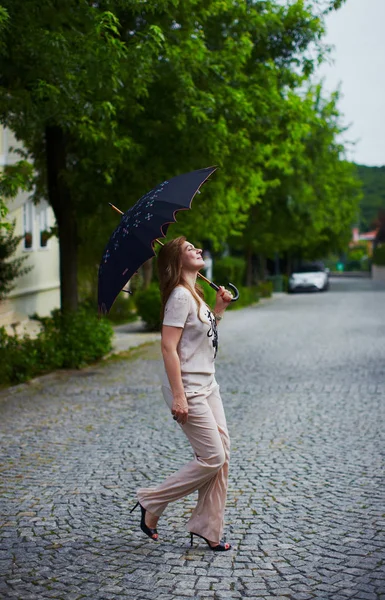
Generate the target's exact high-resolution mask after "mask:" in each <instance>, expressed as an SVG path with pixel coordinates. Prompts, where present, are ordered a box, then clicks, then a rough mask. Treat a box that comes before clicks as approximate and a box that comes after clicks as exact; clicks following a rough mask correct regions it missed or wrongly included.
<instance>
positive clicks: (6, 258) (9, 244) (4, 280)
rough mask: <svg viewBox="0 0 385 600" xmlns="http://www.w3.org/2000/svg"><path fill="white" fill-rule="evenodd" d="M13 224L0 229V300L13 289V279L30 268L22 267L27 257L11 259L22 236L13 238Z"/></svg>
mask: <svg viewBox="0 0 385 600" xmlns="http://www.w3.org/2000/svg"><path fill="white" fill-rule="evenodd" d="M14 232H15V223H12V224H9V229H7V230H5V229H4V228H0V300H4V298H5V297H6V296H7V294H8V293H9V292H10V291H11V290H12V289H13V288H14V286H15V279H16V278H17V277H20V275H24V274H25V273H28V271H30V270H31V268H32V267H26V266H23V263H24V262H25V260H26V258H27V256H20V257H18V258H12V256H13V255H14V253H15V251H16V249H17V247H18V245H19V243H20V241H21V240H22V239H23V236H15V235H14Z"/></svg>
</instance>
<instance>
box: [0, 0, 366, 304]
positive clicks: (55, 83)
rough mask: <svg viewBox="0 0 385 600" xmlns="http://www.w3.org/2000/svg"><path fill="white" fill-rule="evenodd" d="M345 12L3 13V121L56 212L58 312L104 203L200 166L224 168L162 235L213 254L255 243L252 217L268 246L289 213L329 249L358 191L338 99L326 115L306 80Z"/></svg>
mask: <svg viewBox="0 0 385 600" xmlns="http://www.w3.org/2000/svg"><path fill="white" fill-rule="evenodd" d="M341 4H342V2H341V1H334V2H332V1H326V0H318V1H316V0H314V1H313V2H311V1H310V0H309V1H305V0H296V1H293V2H291V3H287V4H286V5H282V3H281V2H279V1H278V0H263V1H260V2H243V1H242V2H240V1H238V0H211V1H209V2H207V1H206V0H188V1H183V2H181V1H179V0H172V1H171V0H170V1H168V0H163V1H161V2H155V1H154V0H149V1H148V2H146V3H143V2H139V1H134V0H105V1H101V2H98V3H89V2H77V1H76V0H69V1H68V2H66V3H57V2H56V1H55V0H45V1H44V2H37V1H36V0H2V2H1V5H2V8H1V11H0V27H1V29H0V36H1V37H0V66H1V70H0V71H1V73H2V75H1V78H0V121H1V122H2V123H3V124H4V125H6V126H9V127H10V128H11V129H12V130H13V131H14V132H15V134H16V137H17V138H18V139H19V140H20V141H21V142H22V143H23V146H24V148H25V150H26V154H25V157H24V159H28V160H30V161H31V162H32V163H33V166H34V175H33V177H32V178H31V175H30V174H29V175H28V178H29V185H34V190H35V198H39V197H40V196H42V195H43V196H46V197H47V198H48V200H49V202H50V204H51V206H52V208H53V210H54V212H55V216H56V220H57V225H58V237H59V243H60V271H61V293H62V308H63V309H64V310H69V309H74V308H76V305H77V263H78V252H77V250H78V246H79V242H80V245H81V248H82V253H81V257H82V260H83V261H84V262H86V263H89V264H92V263H95V262H96V261H97V260H98V258H99V257H100V256H101V253H102V249H103V246H104V244H105V242H106V241H107V239H108V236H109V234H110V233H111V231H112V229H113V228H114V225H115V224H116V215H115V214H114V213H112V212H109V211H110V210H111V209H110V208H109V207H108V204H107V202H108V201H112V202H113V203H114V204H117V205H118V206H119V207H120V208H121V209H122V210H126V209H127V208H129V206H131V205H132V204H133V203H134V202H135V201H136V200H137V199H138V198H139V197H140V196H141V195H142V194H143V193H145V192H146V191H147V190H149V189H151V188H152V187H153V186H154V185H156V184H157V183H159V182H160V181H162V180H164V179H167V178H169V177H171V176H173V175H177V174H178V173H181V172H185V171H189V170H193V169H196V168H201V167H203V166H209V165H212V164H216V165H218V166H219V167H220V170H219V172H218V175H217V176H216V177H215V179H213V180H212V181H210V182H209V183H207V184H206V185H205V188H204V194H202V196H201V197H199V198H197V199H196V200H195V201H194V210H193V211H190V212H189V213H185V214H184V215H183V216H181V217H180V218H178V221H179V223H178V225H176V226H173V228H172V231H173V233H175V234H176V233H178V232H180V231H182V230H183V233H185V234H187V235H188V236H189V237H192V238H193V239H199V240H202V239H205V240H210V241H211V242H212V244H213V245H214V246H218V245H219V244H220V243H221V242H223V240H226V239H227V238H228V237H229V236H230V235H232V234H239V233H240V232H241V231H242V229H243V228H244V227H245V225H246V224H248V230H249V231H250V228H249V225H250V223H249V221H248V219H249V218H250V214H254V212H253V211H254V210H255V211H257V213H258V218H257V219H256V221H258V225H257V229H256V230H255V233H256V234H257V235H258V240H262V239H264V240H265V244H267V245H268V246H269V242H268V237H269V236H271V235H274V237H275V243H276V240H277V239H278V236H280V234H281V232H282V231H283V229H284V223H285V218H286V216H287V214H288V213H289V214H290V219H291V224H292V226H293V232H295V235H297V234H298V235H297V239H299V237H298V236H299V235H300V230H301V224H302V223H303V222H304V221H306V220H307V221H309V222H311V228H309V229H308V234H307V235H308V239H310V238H311V235H312V234H314V233H317V236H318V237H317V240H318V241H321V239H324V240H326V239H327V234H326V233H325V232H326V231H327V229H328V227H329V228H330V229H331V230H332V232H333V235H334V236H338V235H339V232H340V231H342V229H343V227H345V226H346V222H347V221H348V220H349V219H350V218H351V208H350V205H349V203H352V204H354V198H355V195H356V190H355V188H354V185H353V184H352V183H351V181H350V178H351V174H350V172H349V169H348V168H347V166H346V164H345V163H344V162H343V161H340V150H341V149H340V148H337V146H336V144H335V143H334V136H335V134H336V128H335V126H334V123H333V114H332V113H333V111H334V112H335V111H336V104H335V99H334V100H331V104H328V102H327V101H322V103H321V104H322V107H321V106H320V102H321V101H320V100H319V98H318V100H317V93H318V92H314V91H313V92H311V91H309V92H306V82H307V80H308V79H309V77H310V75H311V73H312V72H313V71H314V69H315V68H316V66H317V64H318V63H319V62H320V61H321V60H322V58H323V55H324V52H325V49H324V48H323V46H322V44H321V40H322V35H323V33H324V25H323V16H324V14H325V13H326V12H327V11H328V10H334V9H335V8H338V7H339V6H340V5H341ZM318 96H320V94H319V93H318ZM317 102H318V105H317ZM328 110H330V111H331V114H328V113H327V111H328ZM18 168H20V165H19V166H15V167H14V168H13V170H14V171H17V169H18ZM331 176H333V178H332V181H333V182H334V183H333V185H330V186H328V185H327V183H326V182H327V179H328V177H331ZM31 179H32V182H31ZM338 186H339V192H337V187H338ZM337 193H339V194H340V206H339V209H338V210H337V209H336V208H335V207H334V205H333V199H334V200H335V198H336V195H337ZM290 199H291V200H290ZM292 199H294V203H295V208H293V205H291V204H290V202H292ZM285 203H286V204H285ZM332 206H333V210H334V212H333V214H332V215H331V214H330V209H331V207H332ZM273 214H274V216H275V219H274V226H273V229H272V230H271V229H269V223H270V224H272V219H271V215H273ZM309 215H311V218H310V216H309ZM332 221H333V227H332V226H331V223H332ZM342 222H344V225H342ZM279 223H281V224H279ZM278 224H279V225H278ZM277 225H278V230H277ZM258 227H260V229H258ZM170 229H171V228H170ZM322 236H323V238H322ZM330 237H331V236H330V235H329V238H330ZM329 238H328V239H329ZM258 243H259V242H258ZM270 246H271V244H270ZM270 246H269V247H270ZM280 247H281V248H282V249H285V248H287V247H288V236H287V235H286V237H285V236H282V242H280Z"/></svg>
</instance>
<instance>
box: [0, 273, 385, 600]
mask: <svg viewBox="0 0 385 600" xmlns="http://www.w3.org/2000/svg"><path fill="white" fill-rule="evenodd" d="M160 372H161V357H160V351H159V343H158V342H155V343H152V344H150V345H147V346H145V347H142V348H141V349H137V350H133V351H131V354H130V358H129V359H127V360H121V359H119V360H114V359H110V360H108V361H106V362H104V363H101V364H98V365H96V366H94V367H90V368H87V369H85V370H83V371H78V372H74V371H71V372H66V373H57V374H54V375H49V376H46V377H42V378H40V379H38V380H36V381H35V382H33V383H31V384H28V385H22V386H18V387H17V388H13V389H11V390H8V391H3V392H2V393H1V394H0V420H1V431H2V444H1V445H2V458H1V474H2V497H1V505H2V507H1V508H2V510H1V513H2V527H1V529H0V532H1V541H0V572H1V580H0V597H1V598H2V599H4V600H8V599H14V598H15V599H20V600H43V599H51V598H52V599H53V598H56V599H61V600H76V599H80V598H85V599H87V600H109V599H117V600H118V599H120V598H133V599H136V600H145V599H151V600H153V599H156V600H178V599H186V598H196V599H200V600H203V599H204V600H206V599H213V600H225V599H230V598H234V599H237V598H249V599H261V600H269V599H273V598H274V599H275V600H276V599H277V598H281V599H283V598H286V599H287V598H290V599H291V600H307V599H309V600H310V599H313V598H314V599H320V600H321V599H322V600H326V599H327V600H329V599H330V600H342V599H344V600H346V599H348V598H355V599H357V600H385V560H384V559H385V486H384V452H385V426H384V423H385V415H384V412H385V288H382V289H381V288H375V287H374V284H373V283H372V282H371V280H362V281H360V280H351V281H349V280H345V279H341V280H334V279H332V281H331V289H330V292H327V293H319V294H296V295H293V296H286V295H278V296H276V297H274V298H273V299H272V300H269V301H267V302H266V303H264V304H263V305H261V306H258V305H256V306H254V307H251V308H247V309H243V310H240V311H234V312H228V313H227V314H226V315H225V318H224V319H223V321H222V322H221V324H220V348H219V353H218V358H217V380H218V382H219V384H220V386H221V391H222V397H223V402H224V405H225V410H226V414H227V420H228V426H229V431H230V436H231V439H232V450H231V452H232V454H231V460H230V482H229V494H228V503H227V511H226V540H227V541H230V542H231V543H232V544H233V549H232V550H231V551H229V552H227V553H214V552H210V550H209V549H208V548H207V546H206V545H205V544H204V542H203V540H200V541H199V542H198V541H197V540H198V538H196V540H195V542H194V547H193V548H190V545H189V538H188V534H187V532H186V531H185V529H184V523H185V521H186V517H187V515H188V514H189V512H190V511H191V509H192V507H193V506H194V503H195V495H194V496H190V497H189V498H186V499H185V500H181V501H179V502H177V503H175V504H173V505H170V506H169V508H168V509H167V510H166V512H165V513H164V516H163V517H162V518H161V520H160V521H159V526H158V531H159V534H160V541H159V542H158V543H154V542H152V541H151V540H149V539H148V538H146V537H145V536H144V534H143V533H142V532H141V531H140V529H139V519H140V513H139V511H138V510H137V511H135V512H133V513H132V514H131V513H130V512H129V509H130V508H132V507H133V506H134V503H135V502H136V500H135V489H136V488H137V487H139V486H148V485H151V484H156V483H158V482H160V481H162V480H163V478H164V477H165V476H166V475H168V474H170V473H171V472H173V471H174V470H176V469H177V468H179V467H180V466H181V465H182V464H184V463H185V462H186V461H188V460H190V457H191V449H190V446H189V444H188V442H187V441H186V439H185V437H184V435H183V433H182V432H181V431H180V429H179V426H178V425H177V424H176V423H175V422H174V421H173V420H172V418H171V416H170V413H169V411H168V409H167V407H166V405H165V403H164V401H163V399H162V397H161V393H160V383H159V374H160Z"/></svg>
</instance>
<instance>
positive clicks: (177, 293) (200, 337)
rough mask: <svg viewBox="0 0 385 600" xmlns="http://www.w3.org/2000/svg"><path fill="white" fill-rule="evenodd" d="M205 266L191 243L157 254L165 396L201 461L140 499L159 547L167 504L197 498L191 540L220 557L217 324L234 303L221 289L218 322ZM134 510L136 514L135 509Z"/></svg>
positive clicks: (221, 427)
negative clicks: (205, 289)
mask: <svg viewBox="0 0 385 600" xmlns="http://www.w3.org/2000/svg"><path fill="white" fill-rule="evenodd" d="M204 266H205V263H204V260H203V258H202V250H200V249H198V248H194V246H193V245H192V244H190V243H189V242H188V241H187V240H186V238H185V237H179V238H176V239H174V240H172V241H171V242H168V243H167V244H165V245H164V246H163V247H162V249H161V250H160V252H159V256H158V271H159V281H160V290H161V296H162V317H163V327H162V342H161V347H162V355H163V360H164V366H165V375H164V380H163V385H162V391H163V395H164V398H165V401H166V402H167V404H168V406H169V407H170V409H171V413H172V415H173V418H174V419H175V420H176V421H177V422H178V423H179V424H180V426H181V427H182V429H183V431H184V433H185V434H186V436H187V437H188V439H189V441H190V443H191V445H192V447H193V450H194V453H195V458H194V460H192V461H191V462H189V463H188V464H187V465H185V466H184V467H182V469H180V470H179V471H178V472H177V473H174V474H173V475H171V476H170V477H168V478H167V479H166V480H165V481H164V482H163V483H162V484H161V485H159V486H157V487H155V488H143V489H139V490H138V492H137V497H138V500H139V502H138V503H137V504H136V505H135V507H134V508H136V506H138V504H139V505H140V507H141V511H142V519H141V529H142V531H143V532H144V533H146V535H148V536H149V537H151V538H152V539H153V540H157V539H158V533H157V530H156V526H157V523H158V519H159V517H160V516H161V515H162V513H163V511H164V510H165V508H166V506H167V505H168V504H169V502H174V501H175V500H178V499H179V498H183V497H184V496H187V495H189V494H191V493H192V492H194V491H196V490H198V503H197V505H196V507H195V509H194V511H193V513H192V515H191V518H190V519H189V522H188V523H187V530H188V531H190V534H191V545H192V543H193V536H194V535H196V536H198V537H201V538H203V539H204V540H205V541H206V542H207V544H208V545H209V547H210V548H211V549H212V550H214V551H217V552H218V551H220V552H223V551H226V550H229V549H230V548H231V546H230V544H227V543H223V542H222V541H221V536H222V531H223V515H224V510H225V503H226V494H227V478H228V466H229V451H230V440H229V434H228V431H227V425H226V418H225V414H224V410H223V406H222V401H221V397H220V395H219V386H218V384H217V382H216V380H215V369H214V358H215V355H216V352H217V346H218V337H217V328H216V325H217V322H218V321H219V320H220V319H221V318H222V316H223V313H224V311H225V309H226V308H227V306H228V305H229V303H230V302H231V299H232V295H231V294H230V292H228V291H226V290H225V289H224V288H223V287H221V288H220V289H219V291H218V293H217V296H216V304H215V309H214V314H213V313H212V312H211V311H210V309H209V307H208V306H207V304H206V303H205V302H204V300H203V297H202V293H201V291H200V290H199V288H197V287H196V279H197V274H198V271H200V269H202V268H203V267H204ZM132 510H134V509H132Z"/></svg>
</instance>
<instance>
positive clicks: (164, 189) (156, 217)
mask: <svg viewBox="0 0 385 600" xmlns="http://www.w3.org/2000/svg"><path fill="white" fill-rule="evenodd" d="M216 168H217V167H208V168H206V169H199V170H198V171H192V172H191V173H185V174H184V175H178V176H177V177H173V178H172V179H170V180H168V181H164V182H163V183H161V184H160V185H158V186H157V187H155V188H153V189H152V190H151V191H150V192H148V193H147V194H145V195H144V196H142V197H141V198H140V200H138V202H137V203H136V204H135V205H134V206H133V207H132V208H130V209H129V210H128V211H127V212H126V213H124V214H123V213H122V214H123V216H122V219H121V221H120V224H119V225H118V227H117V228H116V229H115V231H114V233H113V234H112V236H111V237H110V240H109V242H108V244H107V246H106V248H105V250H104V253H103V258H102V260H101V263H100V266H99V283H98V306H99V312H100V313H102V314H107V313H108V312H109V310H110V309H111V306H112V305H113V303H114V301H115V298H116V296H117V295H118V294H119V292H120V291H121V290H122V288H123V287H124V286H125V285H126V283H127V282H128V280H129V279H130V278H131V277H132V275H133V274H134V273H136V271H137V270H138V269H139V267H140V266H141V265H142V264H143V263H144V262H146V260H148V259H149V258H151V257H152V256H154V255H155V252H154V242H155V241H157V238H159V237H164V236H165V235H166V233H167V229H168V226H169V224H170V223H173V222H175V220H176V219H175V215H176V213H177V211H179V210H183V209H184V210H187V209H189V208H191V202H192V200H193V198H194V196H195V194H196V193H197V191H198V190H199V188H200V186H201V185H202V184H203V183H204V182H205V181H206V180H207V179H208V178H209V177H210V175H211V174H212V173H214V171H215V170H216ZM114 208H115V207H114ZM117 210H118V209H117ZM119 212H121V211H119ZM159 243H161V242H159ZM198 275H199V276H200V277H201V278H202V279H205V281H207V282H208V283H209V285H211V287H213V288H214V289H216V290H218V286H216V285H215V284H214V283H212V282H210V281H209V280H208V279H206V278H205V277H203V275H201V274H200V273H198ZM229 286H230V287H232V288H233V290H234V292H235V297H234V298H233V300H237V299H238V297H239V294H238V291H237V289H236V288H235V287H234V286H233V285H232V284H229Z"/></svg>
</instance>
